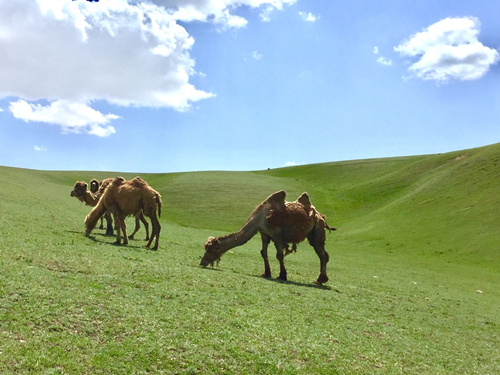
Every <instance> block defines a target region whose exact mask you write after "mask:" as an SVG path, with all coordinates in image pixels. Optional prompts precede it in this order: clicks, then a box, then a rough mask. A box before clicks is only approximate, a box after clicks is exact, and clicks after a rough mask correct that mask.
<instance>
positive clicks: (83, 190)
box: [70, 178, 149, 241]
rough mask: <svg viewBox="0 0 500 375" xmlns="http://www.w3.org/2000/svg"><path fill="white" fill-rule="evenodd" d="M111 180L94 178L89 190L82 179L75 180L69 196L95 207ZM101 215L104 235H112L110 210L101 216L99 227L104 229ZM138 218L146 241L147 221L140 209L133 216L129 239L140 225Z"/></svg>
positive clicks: (147, 232) (147, 237)
mask: <svg viewBox="0 0 500 375" xmlns="http://www.w3.org/2000/svg"><path fill="white" fill-rule="evenodd" d="M112 181H113V179H112V178H106V179H104V180H102V182H99V181H98V180H96V179H95V178H94V179H93V180H92V181H90V191H88V190H87V183H85V182H84V181H77V182H76V183H75V186H74V187H73V190H72V191H71V194H70V195H71V196H72V197H76V198H77V199H78V200H79V201H80V202H84V203H85V204H86V205H87V206H92V207H95V206H96V205H97V203H98V202H99V199H100V198H101V196H102V195H103V194H104V190H106V187H107V186H108V185H109V184H110V183H111V182H112ZM103 217H104V218H105V219H106V224H107V225H106V235H107V236H112V235H113V219H112V218H111V212H110V211H109V210H108V211H106V212H105V213H104V216H101V225H100V227H99V228H100V229H104V226H103V222H102V221H103ZM139 220H140V221H142V223H143V224H144V229H145V230H146V239H145V240H146V241H147V240H149V223H148V222H147V221H146V219H145V218H144V215H143V214H142V211H141V212H139V213H138V214H137V215H136V216H135V230H134V232H133V233H132V234H131V235H130V236H129V238H130V239H133V238H134V235H135V234H136V233H137V231H138V230H139V229H140V227H141V225H140V224H139Z"/></svg>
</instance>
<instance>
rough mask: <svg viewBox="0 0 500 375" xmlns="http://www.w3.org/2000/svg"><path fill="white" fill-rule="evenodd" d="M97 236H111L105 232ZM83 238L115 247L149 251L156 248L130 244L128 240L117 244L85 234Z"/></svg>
mask: <svg viewBox="0 0 500 375" xmlns="http://www.w3.org/2000/svg"><path fill="white" fill-rule="evenodd" d="M84 236H85V235H84ZM97 236H100V237H104V238H109V237H111V236H108V235H106V234H97ZM85 238H88V239H90V240H92V241H94V242H97V243H100V244H104V245H111V246H116V247H120V248H125V249H130V250H150V251H156V250H153V249H150V248H148V247H145V246H140V245H132V244H131V243H130V242H129V243H128V244H127V245H124V244H118V243H116V242H108V241H103V240H101V239H98V238H97V237H96V236H85ZM130 241H140V240H135V239H131V240H130Z"/></svg>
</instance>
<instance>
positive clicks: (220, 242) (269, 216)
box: [200, 190, 336, 284]
mask: <svg viewBox="0 0 500 375" xmlns="http://www.w3.org/2000/svg"><path fill="white" fill-rule="evenodd" d="M285 198H286V193H285V191H283V190H281V191H278V192H276V193H274V194H272V195H270V196H269V197H268V198H267V199H266V200H265V201H264V202H262V203H261V204H259V205H258V206H257V207H256V208H255V210H254V211H253V212H252V214H251V215H250V217H249V218H248V220H247V222H246V223H245V225H243V227H242V228H241V229H240V230H239V231H237V232H235V233H231V234H229V235H227V236H223V237H209V238H208V240H207V242H206V243H205V254H204V256H203V258H202V260H201V262H200V265H201V266H203V267H206V266H208V265H209V264H212V265H213V263H214V262H215V261H218V260H219V259H220V258H221V256H222V255H223V254H224V253H225V252H226V251H228V250H230V249H232V248H234V247H236V246H241V245H243V244H245V243H246V242H247V241H249V240H250V239H251V238H252V237H253V236H255V235H256V234H257V232H260V235H261V239H262V250H261V252H260V253H261V255H262V258H263V259H264V273H263V274H262V276H263V277H266V278H270V277H271V267H270V266H269V260H268V258H267V247H268V245H269V243H270V242H271V241H273V242H274V246H275V247H276V258H277V259H278V261H279V263H280V275H279V279H281V280H286V279H287V275H286V274H287V272H286V269H285V264H284V257H285V255H287V254H289V253H290V252H292V251H295V249H296V245H297V244H298V243H300V242H302V241H303V240H304V239H306V238H307V239H308V241H309V244H310V245H311V246H312V247H313V248H314V250H315V251H316V254H317V255H318V257H319V259H320V274H319V276H318V279H317V280H316V281H315V283H316V284H323V283H325V282H327V281H328V276H327V275H326V264H327V263H328V261H329V259H330V256H329V255H328V253H327V252H326V250H325V241H326V229H328V230H336V228H333V227H330V226H328V225H327V223H326V217H325V216H324V215H322V214H321V213H319V212H318V211H317V210H316V208H315V207H314V206H313V205H312V204H311V202H310V200H309V196H308V195H307V193H303V194H302V195H301V196H300V197H299V198H298V199H297V200H296V201H294V202H286V201H285ZM288 244H292V250H288Z"/></svg>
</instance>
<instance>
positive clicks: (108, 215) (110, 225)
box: [104, 211, 116, 236]
mask: <svg viewBox="0 0 500 375" xmlns="http://www.w3.org/2000/svg"><path fill="white" fill-rule="evenodd" d="M104 218H105V219H106V236H112V235H113V218H112V217H111V212H109V211H106V213H105V214H104ZM115 221H116V219H115Z"/></svg>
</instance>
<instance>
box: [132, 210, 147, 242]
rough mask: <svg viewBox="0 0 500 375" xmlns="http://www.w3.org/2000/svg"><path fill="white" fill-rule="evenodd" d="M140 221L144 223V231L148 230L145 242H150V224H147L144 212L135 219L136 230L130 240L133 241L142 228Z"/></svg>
mask: <svg viewBox="0 0 500 375" xmlns="http://www.w3.org/2000/svg"><path fill="white" fill-rule="evenodd" d="M139 220H140V221H142V224H144V229H145V230H146V238H145V239H144V241H148V240H149V223H148V222H147V220H146V218H145V217H144V214H143V213H142V211H141V213H140V214H138V215H137V216H136V217H135V229H134V231H133V232H132V234H131V235H130V236H128V238H130V239H131V240H133V239H134V236H135V234H136V233H137V231H138V230H139V229H140V228H141V225H140V224H139Z"/></svg>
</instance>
